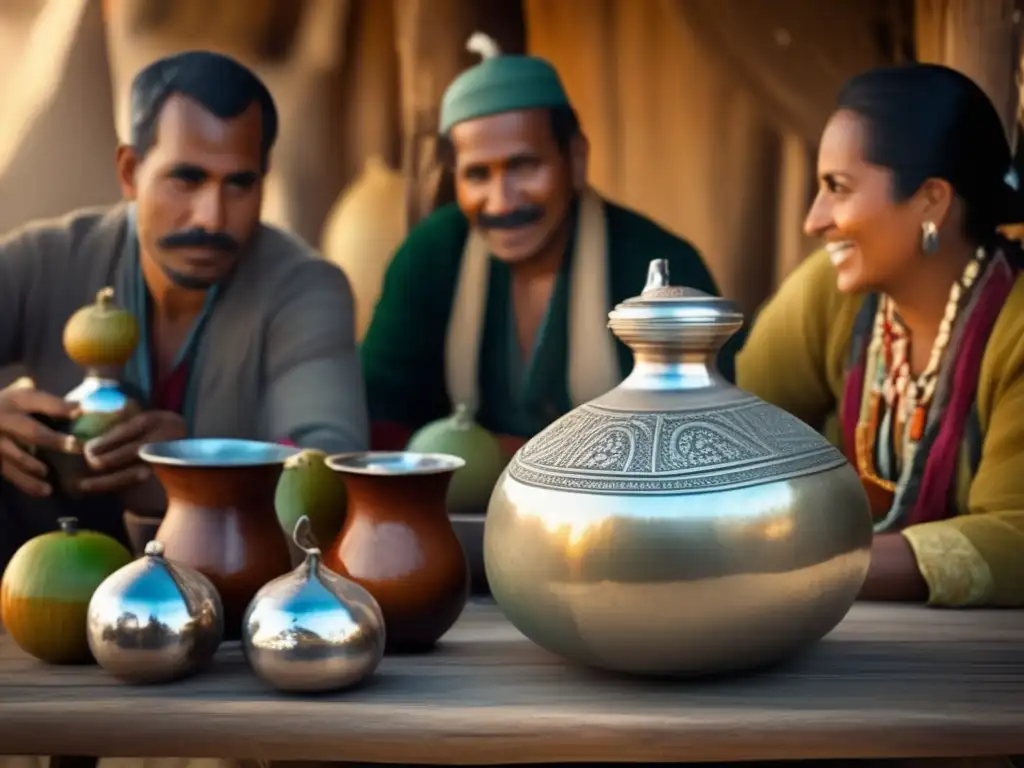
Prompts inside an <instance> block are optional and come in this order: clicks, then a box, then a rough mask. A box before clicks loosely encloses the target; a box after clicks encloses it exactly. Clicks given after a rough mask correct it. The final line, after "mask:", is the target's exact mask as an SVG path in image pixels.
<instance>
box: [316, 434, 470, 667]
mask: <svg viewBox="0 0 1024 768" xmlns="http://www.w3.org/2000/svg"><path fill="white" fill-rule="evenodd" d="M464 464H465V462H464V461H463V460H462V459H460V458H458V457H457V456H449V455H447V454H435V453H409V452H390V451H369V452H362V453H348V454H339V455H337V456H331V457H329V458H328V459H327V466H328V467H330V468H331V469H333V470H334V471H336V472H340V473H341V474H342V475H344V477H345V487H346V490H347V492H348V506H347V510H346V514H345V523H344V525H343V526H342V529H341V532H340V533H339V534H338V537H337V539H335V541H334V542H333V543H332V544H331V545H330V546H329V547H328V548H327V550H326V551H325V552H324V564H325V565H326V566H327V567H328V568H331V569H332V570H334V571H336V572H337V573H339V574H341V575H343V576H345V577H347V578H349V579H352V580H353V581H356V582H358V583H359V584H361V585H362V586H363V587H364V588H366V589H367V590H369V592H370V593H371V594H372V595H373V596H374V598H376V600H377V602H378V603H379V604H380V607H381V610H382V611H383V613H384V623H385V629H386V633H387V649H388V650H389V651H391V652H395V651H398V652H416V651H424V650H429V649H430V648H432V647H433V646H434V645H435V644H436V643H437V641H438V640H439V639H440V638H441V636H442V635H444V634H445V632H447V631H448V630H449V629H451V627H452V625H453V624H454V623H455V621H456V620H457V619H458V618H459V616H460V614H461V613H462V610H463V608H464V607H465V605H466V601H467V599H468V598H469V581H470V577H469V564H468V562H467V560H466V555H465V552H464V551H463V549H462V545H461V544H460V543H459V539H458V537H456V535H455V531H454V530H453V529H452V523H451V520H450V519H449V518H448V513H447V509H446V506H445V497H446V495H447V491H448V483H449V482H450V481H451V477H452V474H453V473H454V472H455V470H457V469H459V468H460V467H462V466H463V465H464Z"/></svg>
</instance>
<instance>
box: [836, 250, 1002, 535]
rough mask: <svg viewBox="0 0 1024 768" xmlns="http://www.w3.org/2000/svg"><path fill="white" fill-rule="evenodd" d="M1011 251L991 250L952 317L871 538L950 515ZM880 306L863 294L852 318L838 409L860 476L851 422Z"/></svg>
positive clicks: (875, 298)
mask: <svg viewBox="0 0 1024 768" xmlns="http://www.w3.org/2000/svg"><path fill="white" fill-rule="evenodd" d="M1015 247H1016V246H1014V245H1012V244H1005V245H1004V246H997V247H995V248H993V250H992V252H991V255H990V258H989V259H988V260H987V261H988V263H987V264H986V266H985V268H984V272H983V274H982V275H981V276H979V278H978V280H977V282H976V284H975V286H974V288H973V290H972V291H971V294H970V296H969V298H968V299H967V302H966V304H965V305H964V306H963V308H962V309H961V311H960V313H959V315H958V317H957V320H956V322H955V324H954V327H953V330H952V335H951V338H950V342H949V345H948V346H947V348H946V355H945V359H944V360H943V361H942V364H941V366H940V369H939V378H938V384H937V387H936V390H935V395H934V397H933V399H932V403H931V407H930V408H929V409H928V414H927V417H926V420H925V427H924V432H923V434H922V437H921V440H920V441H919V442H918V445H917V449H916V450H915V451H914V454H913V458H912V460H911V462H910V464H909V466H907V467H905V468H904V471H903V472H902V473H901V476H900V478H899V480H898V481H897V483H896V491H895V493H894V495H893V501H892V506H891V508H890V509H888V510H878V509H876V510H874V512H875V515H876V526H875V529H876V532H879V533H881V532H885V531H890V530H899V529H901V528H904V527H907V526H910V525H917V524H919V523H925V522H930V521H934V520H941V519H944V518H947V517H949V516H951V515H952V514H953V509H952V499H953V491H954V485H955V483H956V478H957V474H958V473H957V471H956V469H957V462H958V461H959V459H960V450H961V446H962V444H963V442H964V440H965V438H966V437H967V436H968V435H967V432H968V429H969V426H970V422H971V420H972V418H973V414H974V407H975V398H976V395H977V390H978V380H979V376H980V374H981V363H982V359H983V358H984V355H985V348H986V345H987V343H988V339H989V336H990V335H991V332H992V328H993V327H994V326H995V323H996V319H997V318H998V316H999V313H1000V312H1001V311H1002V308H1003V305H1004V303H1005V302H1006V299H1007V297H1008V296H1009V295H1010V291H1011V290H1012V288H1013V285H1014V282H1015V280H1016V277H1017V274H1018V269H1019V266H1018V265H1017V260H1016V259H1013V258H1010V257H1009V256H1010V255H1012V254H1010V251H1012V250H1013V249H1015ZM879 301H880V297H879V296H878V295H877V294H870V295H868V296H867V297H866V298H865V300H864V303H863V304H862V305H861V308H860V310H859V312H858V313H857V318H856V321H855V323H854V332H853V338H852V341H851V345H850V357H849V359H850V364H849V367H848V373H847V376H846V383H845V387H844V392H843V399H842V403H841V409H840V418H841V423H842V430H843V442H844V446H845V448H846V452H847V455H848V458H849V459H850V461H851V463H852V464H853V465H854V467H855V468H856V469H857V470H858V472H859V473H863V472H864V471H865V468H864V467H861V466H859V465H858V459H857V456H856V450H855V445H856V431H857V422H858V418H859V416H860V412H861V403H862V401H863V398H864V397H865V390H866V382H865V381H864V378H865V373H866V371H867V369H868V367H869V365H868V360H867V354H868V347H869V346H870V344H871V334H872V328H873V322H874V317H875V313H876V311H877V309H878V304H879Z"/></svg>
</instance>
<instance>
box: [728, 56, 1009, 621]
mask: <svg viewBox="0 0 1024 768" xmlns="http://www.w3.org/2000/svg"><path fill="white" fill-rule="evenodd" d="M1010 161H1011V156H1010V148H1009V145H1008V142H1007V140H1006V136H1005V134H1004V132H1003V127H1002V123H1001V121H1000V119H999V115H998V114H997V112H996V110H995V108H994V106H993V105H992V103H991V102H990V101H989V100H988V98H987V97H986V96H985V94H984V92H983V91H982V90H981V89H980V88H979V87H978V86H977V85H976V84H975V83H974V82H973V81H971V80H970V79H969V78H967V77H965V76H964V75H961V74H959V73H957V72H955V71H954V70H952V69H949V68H946V67H941V66H935V65H912V66H907V67H899V68H886V69H880V70H873V71H871V72H867V73H865V74H863V75H860V76H858V77H855V78H853V79H852V80H851V81H850V82H849V83H847V85H846V86H845V88H844V89H843V90H842V92H841V93H840V96H839V103H838V109H837V110H836V112H835V113H834V115H833V116H832V118H831V120H830V121H829V123H828V125H827V127H826V128H825V132H824V135H823V136H822V140H821V144H820V149H819V157H818V175H819V180H820V184H819V191H818V195H817V197H816V199H815V201H814V204H813V206H812V207H811V210H810V212H809V213H808V216H807V221H806V230H807V232H808V234H812V235H816V236H818V237H820V238H822V239H823V240H824V241H825V248H824V249H822V250H821V251H820V252H818V253H816V254H814V255H813V256H811V257H810V258H809V259H808V260H807V261H806V262H805V263H804V264H803V265H802V266H801V267H800V268H799V269H797V270H796V271H795V272H794V273H793V274H792V275H791V277H790V278H789V279H788V280H787V281H786V283H785V284H784V285H783V286H782V288H781V289H780V290H779V292H778V294H777V295H776V296H775V298H774V299H773V300H772V301H771V302H770V303H769V304H768V305H767V306H766V307H765V309H764V310H763V311H762V313H761V314H760V316H759V318H758V322H757V324H756V325H755V326H754V328H753V329H752V331H751V334H750V337H749V340H748V342H747V345H746V347H745V349H744V351H743V352H742V353H741V354H740V356H739V357H738V358H737V379H738V383H739V385H740V386H741V387H743V388H745V389H748V390H750V391H752V392H754V393H755V394H757V395H759V396H760V397H762V398H764V399H766V400H768V401H769V402H772V403H775V404H776V405H779V406H781V407H783V408H785V409H787V410H789V411H790V412H792V413H794V414H796V415H797V416H799V417H801V418H802V419H804V420H805V421H807V422H808V423H810V424H812V425H813V426H815V427H819V428H820V427H822V425H823V423H824V422H825V420H826V419H827V418H828V417H829V415H830V414H832V415H837V416H838V418H839V422H840V424H841V427H842V429H841V433H842V434H841V436H840V438H839V439H840V442H841V444H842V447H843V449H844V450H845V452H846V454H847V456H848V458H849V459H850V461H851V463H853V464H854V466H855V467H856V469H857V470H858V472H859V473H860V475H861V478H862V480H863V482H864V486H865V488H866V489H867V491H868V495H869V497H870V498H871V501H872V506H873V508H874V512H875V516H876V537H875V544H874V549H873V557H872V566H871V573H870V574H869V577H868V581H867V584H866V586H865V588H864V592H863V594H862V597H864V598H866V599H882V600H924V599H927V600H928V601H929V602H930V603H931V604H933V605H949V606H953V605H957V606H963V605H1002V606H1011V605H1012V606H1019V605H1024V474H1022V473H1021V472H1020V471H1019V465H1020V461H1021V459H1022V457H1024V378H1022V377H1021V372H1022V371H1024V280H1021V279H1020V274H1021V273H1020V270H1021V267H1022V265H1024V254H1022V253H1021V250H1020V247H1019V245H1018V244H1017V243H1015V242H1010V241H1008V240H1006V239H1004V238H1003V237H1001V236H1000V235H999V234H998V231H997V227H999V226H1000V225H1003V224H1006V223H1010V222H1016V221H1019V220H1021V219H1024V216H1020V215H1019V214H1020V213H1021V212H1022V211H1024V206H1022V205H1021V198H1020V196H1019V194H1018V191H1017V190H1016V188H1015V187H1014V186H1012V185H1011V184H1009V183H1008V181H1007V178H1008V177H1007V172H1008V171H1009V169H1010Z"/></svg>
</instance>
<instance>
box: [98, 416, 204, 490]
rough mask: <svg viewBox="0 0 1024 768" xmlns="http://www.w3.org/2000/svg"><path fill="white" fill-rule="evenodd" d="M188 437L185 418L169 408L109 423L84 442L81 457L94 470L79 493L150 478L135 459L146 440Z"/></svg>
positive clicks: (121, 487) (119, 487) (122, 487)
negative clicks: (83, 457) (98, 433)
mask: <svg viewBox="0 0 1024 768" xmlns="http://www.w3.org/2000/svg"><path fill="white" fill-rule="evenodd" d="M185 437H188V430H187V429H186V427H185V421H184V419H182V418H181V416H179V415H178V414H176V413H171V412H169V411H146V412H145V413H140V414H137V415H135V416H132V417H131V418H129V419H127V420H126V421H123V422H121V423H120V424H117V425H116V426H114V427H111V428H110V429H109V430H108V431H107V432H105V433H104V434H103V435H101V436H100V437H97V438H94V439H92V440H90V441H89V442H87V443H86V444H85V460H86V462H87V463H88V464H89V466H90V467H91V468H92V470H93V472H95V473H96V474H94V475H91V476H90V477H87V478H85V479H83V480H82V481H81V482H80V484H79V488H80V489H81V491H82V492H83V493H113V492H117V491H124V490H127V489H130V488H132V487H133V486H137V485H139V484H140V483H145V482H153V483H154V485H155V481H153V480H152V471H151V470H150V469H149V467H147V466H146V465H145V464H143V463H142V461H141V460H140V459H139V448H141V447H142V446H143V445H145V444H146V443H158V442H163V441H165V440H180V439H183V438H185Z"/></svg>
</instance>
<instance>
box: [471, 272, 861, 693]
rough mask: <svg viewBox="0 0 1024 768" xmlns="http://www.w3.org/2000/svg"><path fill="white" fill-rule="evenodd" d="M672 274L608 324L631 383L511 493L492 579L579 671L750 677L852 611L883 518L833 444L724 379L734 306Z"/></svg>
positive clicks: (515, 618) (529, 461) (573, 426)
mask: <svg viewBox="0 0 1024 768" xmlns="http://www.w3.org/2000/svg"><path fill="white" fill-rule="evenodd" d="M668 277H669V276H668V263H667V261H665V260H662V259H656V260H654V261H652V262H651V264H650V268H649V273H648V280H647V285H646V286H645V287H644V289H643V291H642V292H641V293H640V295H638V296H636V297H633V298H631V299H628V300H626V301H624V302H622V303H621V304H619V305H618V306H617V307H615V308H614V309H613V310H612V311H611V313H610V314H609V327H610V328H611V331H612V332H613V333H614V334H615V335H616V336H617V337H618V338H619V339H620V340H621V341H622V342H624V343H625V344H626V345H628V346H629V347H630V348H631V350H632V351H633V356H634V361H635V365H634V368H633V370H632V372H631V373H630V375H629V376H627V377H626V379H625V380H624V381H622V382H621V383H620V384H619V385H618V386H617V387H615V388H614V389H612V390H611V391H610V392H607V393H606V394H604V395H602V396H600V397H598V398H596V399H594V400H592V401H590V402H589V403H586V404H584V405H583V406H581V407H579V408H577V409H575V410H573V411H571V412H569V413H568V414H566V415H565V416H563V417H562V418H560V419H558V420H557V421H555V422H554V423H552V424H551V425H550V426H549V427H548V428H547V429H545V430H544V431H542V432H540V433H539V434H538V435H536V436H535V437H534V438H533V439H532V440H530V441H529V442H528V443H527V444H526V445H525V446H523V448H522V449H520V450H519V452H518V453H517V454H516V455H515V457H514V458H513V459H512V461H511V463H510V464H509V466H508V468H507V469H506V470H505V473H504V474H503V475H502V477H501V478H500V479H499V480H498V483H497V485H496V487H495V490H494V493H493V494H492V496H491V500H490V505H489V507H488V512H487V520H486V523H485V529H484V562H485V565H486V570H487V580H488V582H489V584H490V587H491V592H492V594H493V596H494V598H495V600H496V601H497V602H498V605H499V606H500V607H501V609H502V611H503V612H504V613H505V615H506V616H507V617H508V619H509V620H510V621H511V622H512V624H513V625H515V626H516V628H517V629H519V630H520V631H521V632H522V633H523V634H525V635H526V636H527V637H529V638H530V639H532V640H533V641H534V642H536V643H538V644H539V645H541V646H543V647H545V648H547V649H548V650H550V651H553V652H555V653H557V654H560V655H562V656H564V657H566V658H568V659H572V660H574V661H577V662H580V663H583V664H587V665H591V666H594V667H600V668H604V669H608V670H613V671H619V672H626V673H634V674H639V675H679V676H696V675H706V674H715V673H722V672H733V671H738V670H744V669H752V668H756V667H760V666H762V665H765V664H769V663H771V662H774V661H777V660H779V659H782V658H784V657H786V656H788V655H789V654H791V653H793V652H795V651H798V650H799V649H801V648H804V647H806V646H807V645H809V644H811V643H813V642H815V641H816V640H818V639H819V638H821V637H823V636H824V635H825V634H827V633H828V632H829V631H830V630H831V629H832V628H833V627H835V626H836V624H838V623H839V621H840V620H841V619H842V618H843V616H844V615H845V614H846V613H847V611H848V610H849V609H850V607H851V605H852V604H853V602H854V600H855V599H856V596H857V593H858V592H859V591H860V588H861V586H862V585H863V583H864V579H865V577H866V575H867V569H868V565H869V562H870V556H871V539H872V520H871V513H870V509H869V506H868V501H867V497H866V494H865V492H864V489H863V486H862V485H861V483H860V480H859V478H858V477H857V473H856V472H855V471H854V469H853V468H852V467H851V466H850V464H849V463H848V462H847V461H846V459H845V458H844V456H843V455H842V454H841V453H840V452H839V451H838V450H837V449H836V448H835V447H833V446H832V445H831V444H830V443H829V442H828V441H827V440H826V439H825V438H824V437H823V436H822V435H821V434H819V433H818V432H817V431H815V430H814V429H812V428H811V427H810V426H808V425H807V424H804V423H803V422H801V421H800V420H799V419H797V418H796V417H794V416H792V415H790V414H788V413H786V412H785V411H782V410H781V409H779V408H776V407H775V406H773V405H770V404H768V403H766V402H764V401H762V400H759V399H758V398H757V397H755V396H754V395H752V394H750V393H748V392H744V391H743V390H740V389H738V388H737V387H735V386H733V385H732V384H730V383H729V382H728V381H727V380H726V379H725V378H724V377H723V376H722V375H721V374H720V373H719V372H718V370H717V367H716V358H717V355H718V352H719V350H720V349H721V347H722V345H723V344H724V343H725V342H726V341H727V340H728V339H729V338H730V337H731V336H732V335H733V334H735V333H736V331H738V330H739V328H740V327H741V325H742V323H743V316H742V314H741V313H740V311H739V309H738V308H737V307H736V305H735V304H733V303H732V302H730V301H727V300H725V299H722V298H719V297H715V296H710V295H708V294H705V293H703V292H701V291H698V290H695V289H692V288H684V287H681V286H673V285H671V284H670V283H669V279H668ZM778 375H779V376H785V375H787V373H786V371H785V370H780V371H778Z"/></svg>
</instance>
